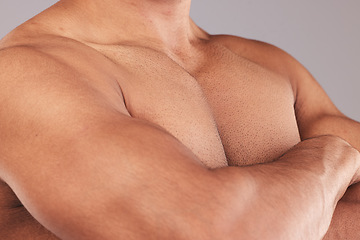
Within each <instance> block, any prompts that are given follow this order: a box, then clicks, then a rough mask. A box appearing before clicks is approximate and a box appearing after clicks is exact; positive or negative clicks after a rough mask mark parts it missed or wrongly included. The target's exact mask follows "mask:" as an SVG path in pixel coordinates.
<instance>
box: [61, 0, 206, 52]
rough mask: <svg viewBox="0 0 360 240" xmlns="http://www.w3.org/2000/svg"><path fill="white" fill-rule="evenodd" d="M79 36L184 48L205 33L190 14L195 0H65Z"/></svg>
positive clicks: (87, 39)
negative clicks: (191, 5)
mask: <svg viewBox="0 0 360 240" xmlns="http://www.w3.org/2000/svg"><path fill="white" fill-rule="evenodd" d="M59 4H60V6H61V5H62V6H63V7H64V8H66V11H67V12H68V13H69V16H70V18H71V21H69V22H71V23H72V24H76V28H75V29H77V30H78V31H77V32H76V34H77V38H78V39H80V40H83V41H85V42H91V43H96V44H108V45H116V44H133V45H140V46H145V47H150V48H156V49H161V50H169V51H181V49H185V48H187V47H188V46H190V45H191V43H192V41H195V40H196V39H198V38H199V36H201V35H202V36H204V33H203V32H202V31H201V30H200V29H199V28H198V27H196V25H195V24H194V23H193V22H192V21H191V19H190V17H189V12H190V4H191V0H62V1H60V3H59ZM200 38H201V37H200Z"/></svg>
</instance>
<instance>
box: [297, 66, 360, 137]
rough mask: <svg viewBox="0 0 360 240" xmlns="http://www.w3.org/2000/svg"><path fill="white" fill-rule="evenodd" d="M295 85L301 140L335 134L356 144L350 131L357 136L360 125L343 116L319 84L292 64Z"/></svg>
mask: <svg viewBox="0 0 360 240" xmlns="http://www.w3.org/2000/svg"><path fill="white" fill-rule="evenodd" d="M292 78H293V80H294V81H293V82H294V84H295V86H296V102H295V113H296V118H297V122H298V126H299V132H300V135H301V138H302V139H307V138H312V137H316V136H321V135H336V136H339V137H341V138H343V139H345V140H347V141H349V142H353V141H356V139H354V136H353V134H352V133H351V132H353V133H354V132H359V133H360V125H359V124H358V123H357V122H355V121H353V120H351V119H349V118H348V117H346V116H345V115H344V114H342V113H341V112H340V111H339V110H338V109H337V108H336V106H335V105H334V103H333V102H332V101H331V99H330V98H329V96H328V95H327V94H326V92H325V91H324V89H323V88H322V87H321V86H320V84H319V83H318V82H317V81H316V80H315V79H314V77H313V76H312V75H311V74H310V73H309V72H308V71H307V70H306V69H305V68H304V67H303V66H302V65H301V64H300V63H298V62H296V63H294V65H293V75H292Z"/></svg>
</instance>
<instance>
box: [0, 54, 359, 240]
mask: <svg viewBox="0 0 360 240" xmlns="http://www.w3.org/2000/svg"><path fill="white" fill-rule="evenodd" d="M0 54H1V57H0V66H1V67H2V68H3V69H2V70H1V71H0V85H1V87H0V89H1V90H0V91H1V94H0V109H1V111H0V119H1V125H0V132H1V135H0V142H1V143H2V144H1V146H0V156H1V160H0V176H1V178H2V179H3V180H4V181H5V182H6V183H7V184H8V185H9V186H10V187H11V188H12V189H13V191H14V192H15V193H16V194H17V196H18V197H19V199H20V200H21V201H22V203H23V204H24V206H25V207H26V208H27V209H28V211H29V212H30V213H31V214H32V215H33V216H34V217H35V218H36V219H37V220H38V221H39V222H40V223H41V224H42V225H43V226H45V227H46V228H47V229H49V230H50V231H52V232H53V233H54V234H56V235H57V236H58V237H60V238H61V239H239V238H241V239H320V238H321V237H322V236H323V235H324V234H325V232H326V230H327V228H328V225H329V223H330V220H331V216H332V214H333V210H334V208H335V205H336V203H337V201H338V200H339V199H340V198H341V196H342V195H343V193H344V191H345V190H346V188H347V187H348V185H349V184H351V183H353V182H355V181H358V180H359V174H358V168H359V166H360V164H359V156H358V152H357V151H355V150H354V149H353V148H351V147H350V146H349V145H348V144H347V143H345V142H344V141H342V140H340V139H338V138H336V137H319V138H315V139H311V140H308V141H304V142H302V143H300V144H299V145H297V146H295V147H294V148H293V149H292V150H290V151H289V152H288V153H286V154H285V155H284V156H283V157H281V158H280V159H278V160H276V161H274V162H273V163H269V164H262V165H255V166H251V167H243V168H230V167H229V168H223V169H218V170H208V169H206V168H204V167H203V166H202V165H201V164H200V163H199V161H198V159H197V157H196V156H194V155H193V154H192V153H191V152H190V151H189V150H188V149H187V148H186V147H185V146H183V145H182V144H181V143H180V142H179V141H178V140H176V139H175V138H174V137H172V136H171V135H170V134H168V133H167V132H166V131H165V130H163V129H162V128H161V127H159V126H156V125H153V124H151V123H149V122H146V121H142V120H139V119H134V118H132V117H130V116H129V114H128V113H127V111H126V108H125V106H124V104H120V105H119V104H117V101H113V100H114V99H115V100H119V99H122V98H121V96H119V98H118V99H117V98H114V99H113V98H110V97H108V95H105V93H104V92H103V91H101V90H100V89H99V88H97V87H96V86H95V85H94V84H93V83H92V82H91V81H90V80H89V79H86V78H84V77H83V76H81V75H79V73H78V72H76V71H75V70H74V69H72V68H71V66H68V65H66V64H63V63H62V62H61V61H58V60H56V59H54V58H53V57H49V56H47V55H46V54H43V53H39V52H37V51H34V50H31V49H27V48H20V49H9V50H5V51H2V52H1V53H0ZM34 65H36V70H35V69H34V67H33V66H34ZM14 96H16V97H14ZM309 186H311V187H309Z"/></svg>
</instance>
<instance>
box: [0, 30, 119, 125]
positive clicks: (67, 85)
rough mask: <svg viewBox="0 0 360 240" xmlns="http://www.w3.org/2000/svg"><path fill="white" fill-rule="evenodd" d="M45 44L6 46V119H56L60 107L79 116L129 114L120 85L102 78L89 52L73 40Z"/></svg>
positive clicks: (2, 56)
mask: <svg viewBox="0 0 360 240" xmlns="http://www.w3.org/2000/svg"><path fill="white" fill-rule="evenodd" d="M43 40H44V39H41V40H37V42H36V41H33V42H22V43H21V44H2V45H0V108H1V109H3V110H4V111H2V112H3V113H4V114H6V115H8V116H10V115H12V116H14V117H16V118H21V117H24V114H29V115H33V116H35V117H36V116H39V114H40V113H42V114H48V113H54V112H51V111H49V109H53V110H55V108H54V107H56V110H58V111H59V112H62V113H64V114H65V113H66V114H72V115H74V116H75V115H78V114H79V113H80V110H81V111H84V110H85V111H86V110H89V111H92V112H95V108H97V110H99V111H100V110H101V106H109V107H110V106H111V107H115V108H116V109H117V110H121V111H122V112H126V111H125V110H126V109H125V107H124V103H123V100H122V92H121V89H120V88H119V85H118V84H117V82H116V80H114V79H112V78H111V77H107V75H106V74H102V72H101V71H104V70H99V68H101V67H102V66H98V63H97V62H93V61H86V59H93V58H92V56H91V54H90V56H89V53H88V51H87V49H85V50H84V49H81V47H82V46H80V44H74V43H72V41H71V40H68V39H61V40H59V39H57V40H55V41H53V39H52V37H49V38H48V39H46V40H48V41H43ZM51 41H52V42H51ZM60 41H61V43H58V42H60ZM67 41H68V42H70V43H67ZM10 42H12V43H16V41H9V43H10ZM42 42H43V44H42ZM55 42H56V43H55ZM57 43H58V44H57ZM102 76H105V77H102ZM16 109H17V110H19V112H17V111H15V110H16ZM4 118H6V116H4V115H2V114H0V119H1V120H3V119H4Z"/></svg>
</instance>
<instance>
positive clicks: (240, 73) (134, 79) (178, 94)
mask: <svg viewBox="0 0 360 240" xmlns="http://www.w3.org/2000/svg"><path fill="white" fill-rule="evenodd" d="M60 41H61V40H59V45H61V48H63V47H64V44H63V43H61V44H60ZM55 42H56V40H55ZM69 44H70V45H71V47H70V48H69V49H68V51H66V49H65V48H64V49H65V50H61V51H59V50H56V51H52V50H49V53H50V54H55V55H56V54H59V52H61V54H62V58H64V59H68V61H70V62H71V59H72V57H71V56H75V55H76V53H74V51H73V49H72V48H73V47H74V49H80V50H79V52H78V53H79V54H80V55H81V52H83V51H89V52H90V53H89V54H90V55H91V57H88V56H87V57H86V58H85V57H79V59H83V60H84V62H83V63H82V64H83V65H89V68H91V67H90V66H91V65H92V64H93V65H97V67H96V69H107V70H106V74H104V76H105V75H106V76H107V77H106V78H105V77H104V79H94V81H97V82H101V81H102V80H103V81H110V80H109V79H112V80H111V81H116V82H117V83H118V84H119V85H120V87H121V90H122V93H123V97H124V100H125V104H126V107H127V110H128V112H129V114H130V115H131V116H132V117H135V118H141V119H145V120H148V121H150V122H153V123H155V124H158V125H159V126H161V127H163V128H164V129H166V130H167V131H168V132H169V133H171V134H172V135H174V136H175V137H176V138H178V139H179V140H180V141H181V142H182V143H183V144H184V145H185V146H187V147H188V148H189V149H191V150H192V151H193V152H194V153H195V154H196V155H197V156H198V158H199V159H200V160H201V161H202V162H203V164H204V165H205V166H207V167H211V168H216V167H224V166H227V165H231V166H242V165H251V164H256V163H263V162H269V161H272V160H274V159H276V158H277V157H279V156H280V155H282V154H283V153H284V152H285V151H287V150H288V149H290V148H291V147H292V146H294V145H295V144H297V143H298V142H299V141H300V136H299V132H298V128H297V123H296V118H295V114H294V99H295V98H294V91H293V88H292V86H291V84H290V81H289V79H288V78H287V77H286V76H283V75H281V74H279V73H278V72H276V71H273V70H272V69H269V68H267V67H264V66H262V65H261V64H258V63H256V61H255V59H249V58H248V57H247V58H245V57H243V56H241V54H239V53H234V51H232V50H230V49H229V48H228V47H226V46H224V45H223V44H222V43H221V40H218V39H216V38H215V37H214V38H213V40H211V39H210V40H209V41H207V42H206V43H204V46H203V49H204V51H203V55H202V57H201V58H200V64H195V65H194V64H189V66H190V67H189V68H188V69H187V66H180V65H179V64H177V63H176V62H175V61H173V60H172V59H171V58H169V57H167V56H166V55H165V54H162V53H160V52H157V51H154V50H150V49H146V48H141V47H135V46H118V47H100V46H91V47H93V48H95V49H96V51H94V50H93V49H91V48H90V47H89V46H85V45H83V44H80V43H75V42H70V43H69ZM44 51H47V50H46V48H45V50H44ZM80 55H79V56H80ZM104 55H105V56H106V57H107V58H105V57H104ZM79 59H78V60H77V61H79ZM85 59H91V60H85ZM109 59H110V60H111V61H109ZM80 61H82V60H80ZM89 61H90V62H89ZM91 61H92V62H91ZM192 61H193V60H191V59H189V62H192ZM70 65H71V63H70ZM110 65H111V66H110ZM114 66H119V69H120V68H121V71H120V70H119V69H118V70H117V69H116V67H114ZM109 69H112V70H109ZM124 69H125V71H126V74H125V75H124V74H123V73H124V72H123V71H124ZM185 69H187V70H185ZM189 69H190V70H189ZM96 71H98V72H97V74H96V76H101V75H102V72H101V71H105V70H96ZM109 71H110V72H109ZM104 73H105V72H104ZM93 76H94V74H93V73H92V74H89V75H86V76H84V77H87V78H89V79H90V80H91V79H92V78H93ZM109 76H110V77H109ZM124 76H126V77H124ZM109 94H110V95H111V94H112V93H109ZM112 98H113V97H112ZM118 101H122V99H120V98H119V99H118ZM0 204H1V206H0V216H5V215H7V216H8V217H7V218H6V222H7V224H6V225H7V227H9V226H12V227H13V229H14V230H15V229H18V230H19V229H20V230H21V231H22V230H24V231H29V228H27V226H29V221H22V220H21V219H22V218H25V217H26V219H29V216H28V213H27V212H26V210H25V209H24V208H23V207H21V203H20V202H19V201H18V200H17V198H16V196H15V195H14V194H13V193H12V191H11V190H10V189H9V187H8V186H7V185H6V184H1V185H0ZM14 205H18V206H19V207H17V208H16V209H17V212H18V214H11V213H12V212H13V211H14V210H13V209H14ZM3 213H4V214H3ZM0 220H2V219H1V217H0ZM3 221H4V220H3ZM32 221H33V223H31V224H32V225H31V224H30V225H31V226H33V229H38V231H39V232H41V231H42V234H44V233H43V229H41V227H39V225H38V224H37V223H36V222H35V220H32ZM9 222H10V223H9ZM0 224H1V225H0V235H2V236H4V234H2V232H7V233H9V232H10V230H4V229H2V228H1V226H4V224H2V221H0ZM22 226H23V228H22ZM39 229H41V231H40V230H39ZM34 234H35V233H34ZM6 236H10V235H6ZM49 236H50V237H51V234H44V235H40V233H39V235H38V236H37V237H35V236H34V238H33V239H47V237H49ZM45 237H46V238H45ZM8 239H15V238H13V237H12V238H10V237H9V238H8ZM19 239H20V238H19Z"/></svg>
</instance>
